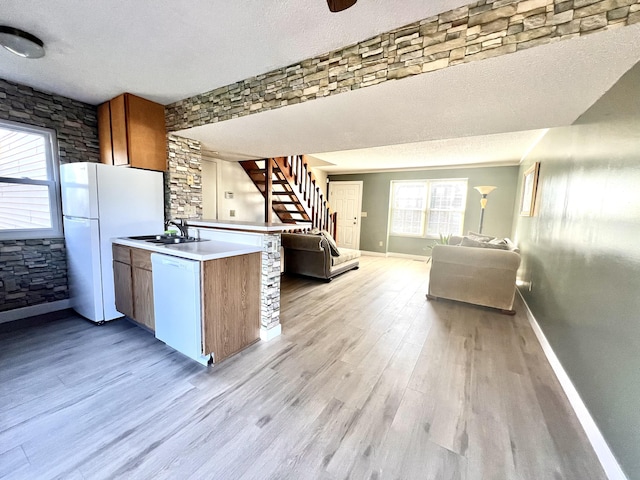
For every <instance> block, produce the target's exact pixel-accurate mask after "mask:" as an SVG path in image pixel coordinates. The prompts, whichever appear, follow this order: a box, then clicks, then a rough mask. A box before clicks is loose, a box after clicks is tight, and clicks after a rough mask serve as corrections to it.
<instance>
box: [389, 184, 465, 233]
mask: <svg viewBox="0 0 640 480" xmlns="http://www.w3.org/2000/svg"><path fill="white" fill-rule="evenodd" d="M456 181H458V182H461V181H463V182H466V184H467V189H466V190H465V198H464V201H463V202H462V204H463V208H462V212H461V213H462V227H461V232H460V235H462V233H463V232H464V217H465V214H466V211H467V193H468V190H469V179H468V178H466V177H457V178H416V179H403V180H391V182H390V195H389V200H390V201H389V226H388V231H389V236H390V237H400V238H422V239H427V240H432V239H438V238H439V237H438V235H429V234H427V227H428V225H429V213H430V211H431V209H430V208H429V205H430V204H431V184H432V183H436V182H456ZM394 183H395V184H397V183H424V184H425V186H426V191H427V197H426V199H425V208H424V210H423V213H422V226H423V230H422V233H421V234H410V233H393V232H392V230H391V222H392V220H393V210H394V208H393V201H394V199H393V186H394Z"/></svg>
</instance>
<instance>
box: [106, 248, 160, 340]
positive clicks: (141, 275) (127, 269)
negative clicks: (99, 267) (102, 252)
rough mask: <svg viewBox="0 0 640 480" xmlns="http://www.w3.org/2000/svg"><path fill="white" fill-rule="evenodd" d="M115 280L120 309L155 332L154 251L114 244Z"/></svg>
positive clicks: (117, 306) (117, 304)
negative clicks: (152, 254)
mask: <svg viewBox="0 0 640 480" xmlns="http://www.w3.org/2000/svg"><path fill="white" fill-rule="evenodd" d="M113 277H114V283H115V297H116V309H117V310H118V311H119V312H120V313H122V314H124V315H126V316H127V317H129V318H131V319H132V320H134V321H136V322H137V323H139V324H141V325H144V326H145V327H147V328H148V329H149V330H152V331H153V330H155V321H154V312H153V278H152V271H151V252H149V251H147V250H142V249H139V248H131V247H125V246H123V245H113Z"/></svg>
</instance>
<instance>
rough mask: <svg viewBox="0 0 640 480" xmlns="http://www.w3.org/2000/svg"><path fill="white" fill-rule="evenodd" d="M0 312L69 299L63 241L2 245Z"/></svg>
mask: <svg viewBox="0 0 640 480" xmlns="http://www.w3.org/2000/svg"><path fill="white" fill-rule="evenodd" d="M0 273H1V275H0V311H7V310H13V309H14V308H20V307H27V306H30V305H38V304H40V303H45V302H52V301H55V300H63V299H65V298H68V296H69V292H68V288H67V258H66V255H65V247H64V239H63V238H52V239H45V240H8V241H4V242H2V243H1V244H0Z"/></svg>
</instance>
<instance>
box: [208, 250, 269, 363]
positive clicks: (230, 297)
mask: <svg viewBox="0 0 640 480" xmlns="http://www.w3.org/2000/svg"><path fill="white" fill-rule="evenodd" d="M260 272H261V254H260V253H251V254H248V255H239V256H234V257H227V258H220V259H217V260H209V261H206V262H203V263H202V298H203V299H202V305H203V310H202V324H203V343H204V345H203V353H205V354H209V353H211V352H213V354H214V359H215V362H216V363H218V362H220V361H221V360H224V359H225V358H227V357H229V356H231V355H233V354H234V353H236V352H239V351H240V350H242V349H243V348H245V347H247V346H248V345H251V344H252V343H254V342H256V341H258V340H259V339H260V278H261V277H260Z"/></svg>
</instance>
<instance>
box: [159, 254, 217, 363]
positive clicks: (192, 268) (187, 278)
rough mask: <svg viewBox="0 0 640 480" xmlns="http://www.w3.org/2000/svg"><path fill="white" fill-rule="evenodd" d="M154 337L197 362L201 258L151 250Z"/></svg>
mask: <svg viewBox="0 0 640 480" xmlns="http://www.w3.org/2000/svg"><path fill="white" fill-rule="evenodd" d="M151 264H152V267H153V268H152V273H153V307H154V313H155V319H156V338H157V339H158V340H161V341H163V342H164V343H166V344H167V345H169V346H170V347H172V348H174V349H176V350H177V351H179V352H180V353H183V354H184V355H186V356H187V357H189V358H192V359H194V360H196V361H197V362H200V363H202V364H203V365H207V364H208V363H209V356H205V355H203V354H202V313H201V306H200V305H201V293H200V262H198V261H195V260H187V259H184V258H178V257H172V256H170V255H162V254H160V253H152V254H151Z"/></svg>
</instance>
